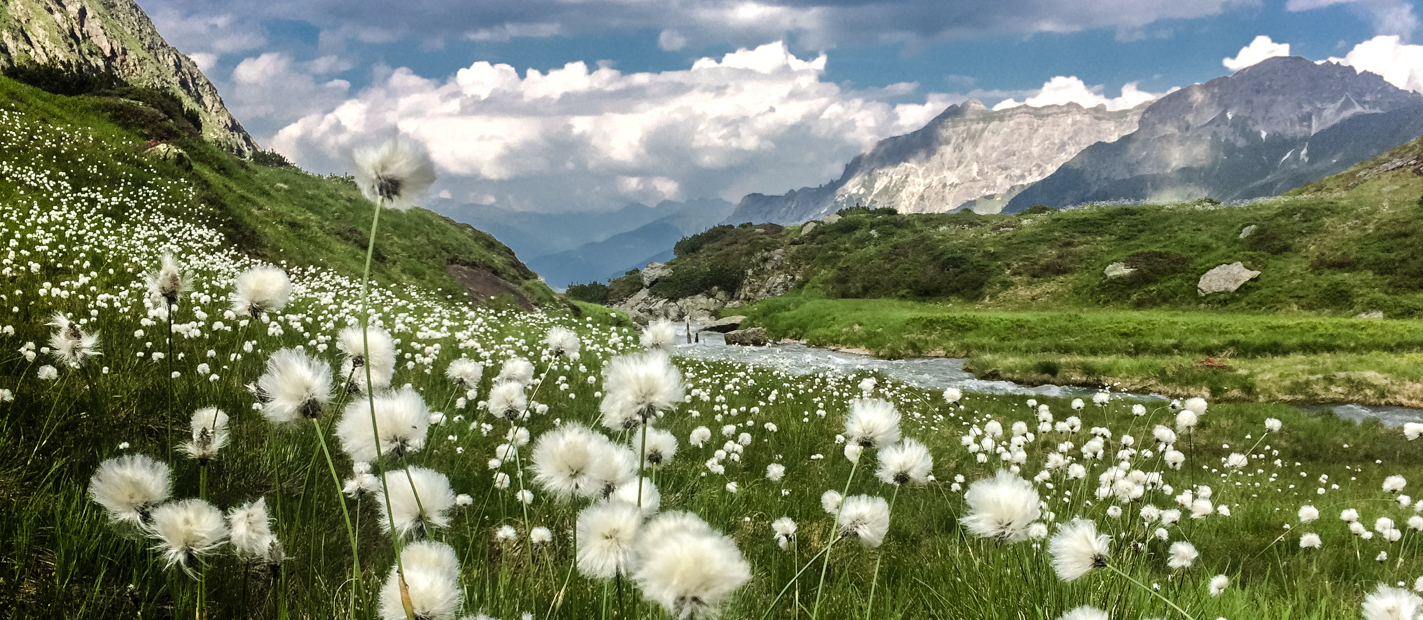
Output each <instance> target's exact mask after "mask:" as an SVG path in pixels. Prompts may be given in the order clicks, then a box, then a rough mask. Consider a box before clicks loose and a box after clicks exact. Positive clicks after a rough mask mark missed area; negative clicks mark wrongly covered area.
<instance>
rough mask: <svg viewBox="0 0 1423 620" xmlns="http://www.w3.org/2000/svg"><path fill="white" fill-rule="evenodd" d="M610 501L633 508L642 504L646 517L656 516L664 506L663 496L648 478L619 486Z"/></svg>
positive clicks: (610, 496)
mask: <svg viewBox="0 0 1423 620" xmlns="http://www.w3.org/2000/svg"><path fill="white" fill-rule="evenodd" d="M608 499H609V500H611V501H617V502H623V503H626V504H631V505H633V506H637V505H639V504H638V502H641V506H642V513H643V514H644V515H652V514H655V513H656V512H657V509H658V508H660V507H661V506H662V494H661V493H659V492H658V491H657V485H655V484H653V483H652V481H651V480H648V479H647V478H638V479H636V480H632V481H629V482H626V483H624V484H622V485H620V486H618V488H617V489H616V490H614V491H613V493H612V494H611V495H609V496H608Z"/></svg>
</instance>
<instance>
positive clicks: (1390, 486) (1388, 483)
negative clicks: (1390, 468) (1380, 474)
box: [1383, 475, 1408, 493]
mask: <svg viewBox="0 0 1423 620" xmlns="http://www.w3.org/2000/svg"><path fill="white" fill-rule="evenodd" d="M1405 486H1408V481H1407V480H1406V479H1404V477H1403V476H1398V475H1394V476H1389V477H1387V478H1384V479H1383V490H1384V492H1385V493H1398V492H1400V491H1402V490H1403V487H1405Z"/></svg>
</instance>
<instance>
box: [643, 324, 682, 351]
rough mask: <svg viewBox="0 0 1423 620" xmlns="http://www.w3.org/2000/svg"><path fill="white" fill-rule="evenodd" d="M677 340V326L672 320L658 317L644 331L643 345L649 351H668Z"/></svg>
mask: <svg viewBox="0 0 1423 620" xmlns="http://www.w3.org/2000/svg"><path fill="white" fill-rule="evenodd" d="M676 340H677V328H676V327H675V326H673V325H672V322H671V321H668V320H666V319H658V320H656V321H653V322H652V323H649V324H648V326H647V329H645V330H643V331H642V347H643V348H644V349H647V350H648V351H653V350H660V351H668V350H671V349H672V346H673V344H674V343H675V342H676Z"/></svg>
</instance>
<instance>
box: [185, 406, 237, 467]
mask: <svg viewBox="0 0 1423 620" xmlns="http://www.w3.org/2000/svg"><path fill="white" fill-rule="evenodd" d="M191 425H192V429H193V439H192V441H189V442H187V443H185V444H183V452H185V453H187V455H188V457H189V458H191V459H193V460H196V461H198V462H206V461H208V460H210V459H212V458H213V457H216V456H217V451H218V450H221V449H222V447H223V446H226V445H227V438H228V432H227V414H226V413H223V412H222V411H221V410H219V409H218V408H216V407H204V408H202V409H199V410H197V411H195V412H193V418H192V421H191Z"/></svg>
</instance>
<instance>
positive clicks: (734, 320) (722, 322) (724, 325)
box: [702, 314, 746, 334]
mask: <svg viewBox="0 0 1423 620" xmlns="http://www.w3.org/2000/svg"><path fill="white" fill-rule="evenodd" d="M745 320H746V317H745V316H743V315H740V314H738V315H736V316H727V317H722V318H720V319H717V320H715V321H712V322H710V323H707V324H706V325H703V326H702V331H704V332H716V333H718V334H725V333H727V332H733V331H736V330H737V329H739V328H740V327H741V322H742V321H745Z"/></svg>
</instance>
